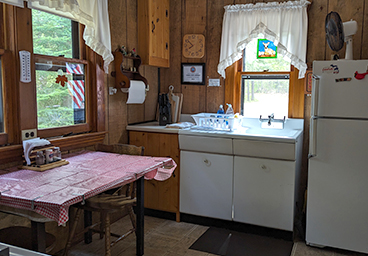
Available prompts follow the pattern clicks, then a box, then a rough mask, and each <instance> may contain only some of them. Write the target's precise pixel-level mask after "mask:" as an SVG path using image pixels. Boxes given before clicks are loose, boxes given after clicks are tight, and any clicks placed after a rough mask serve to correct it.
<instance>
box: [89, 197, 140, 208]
mask: <svg viewBox="0 0 368 256" xmlns="http://www.w3.org/2000/svg"><path fill="white" fill-rule="evenodd" d="M136 201H137V200H136V198H133V199H131V198H130V197H127V196H125V195H108V194H100V195H97V196H94V197H91V198H89V199H87V200H86V204H85V206H86V207H88V208H94V209H97V210H119V209H121V208H123V207H124V206H126V205H128V204H133V203H135V202H136Z"/></svg>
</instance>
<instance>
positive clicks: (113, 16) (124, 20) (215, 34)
mask: <svg viewBox="0 0 368 256" xmlns="http://www.w3.org/2000/svg"><path fill="white" fill-rule="evenodd" d="M257 2H270V1H260V0H170V12H169V13H170V68H160V69H159V68H156V67H149V66H142V67H141V70H140V71H141V74H142V75H143V76H145V77H146V78H147V80H148V83H149V85H150V91H149V92H148V94H147V98H146V101H145V103H144V104H142V105H128V106H127V105H126V104H125V102H126V99H127V95H126V94H123V93H120V92H119V93H117V94H116V95H113V96H108V94H107V93H106V95H107V101H106V102H107V114H106V116H107V127H108V131H109V134H108V138H107V143H117V142H120V143H127V142H128V133H127V131H126V129H125V127H126V125H128V124H132V123H137V122H143V121H150V120H154V119H155V113H156V104H157V94H158V92H159V85H158V79H159V77H160V81H161V83H160V92H168V87H169V85H174V88H175V89H174V92H177V93H183V95H184V102H183V108H182V113H185V114H191V113H198V112H214V111H217V108H218V106H219V105H220V104H224V103H225V102H224V98H225V96H224V95H225V89H224V80H223V79H222V78H221V77H220V76H219V75H218V73H217V71H216V70H217V64H218V60H219V54H220V43H221V30H222V19H223V14H224V8H223V7H224V6H225V5H229V4H245V3H257ZM310 2H312V4H311V5H309V7H308V46H307V63H308V66H309V67H310V68H311V64H312V62H313V60H328V59H330V58H331V53H332V51H331V50H330V49H329V47H328V45H327V43H326V39H325V30H324V24H325V17H326V15H327V14H328V13H329V12H330V11H336V12H338V13H339V14H340V16H341V18H342V20H343V21H347V20H350V19H352V18H353V19H355V20H356V21H357V22H358V32H357V33H356V35H355V36H354V43H353V45H354V59H368V44H367V43H365V42H367V40H368V0H354V1H345V0H313V1H312V0H310ZM109 14H110V27H111V36H112V49H116V47H117V45H122V44H124V45H126V46H127V47H128V49H132V48H133V47H135V48H136V49H137V51H138V54H139V49H138V48H137V45H138V43H137V3H136V1H135V0H109ZM188 33H200V34H203V35H205V38H206V50H205V56H204V57H203V58H201V59H186V58H184V57H183V56H182V37H183V35H185V34H188ZM344 52H345V47H344V48H343V49H342V50H340V51H339V52H338V54H339V55H340V56H341V57H342V58H343V57H344ZM182 62H204V63H205V64H206V78H207V79H206V80H207V81H208V78H220V82H221V87H207V86H206V85H205V86H204V85H181V82H180V81H181V70H180V69H181V63H182ZM111 69H112V70H113V69H114V67H113V65H111ZM108 85H109V86H114V78H112V77H111V76H108ZM106 90H107V88H106ZM310 102H311V101H310V96H308V95H306V96H305V101H304V146H303V161H302V169H303V170H302V175H301V176H302V177H301V179H302V180H301V182H302V184H301V188H302V189H304V187H305V184H306V180H307V169H308V168H307V164H308V160H307V154H308V147H309V139H308V137H309V119H310Z"/></svg>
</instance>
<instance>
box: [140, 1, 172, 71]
mask: <svg viewBox="0 0 368 256" xmlns="http://www.w3.org/2000/svg"><path fill="white" fill-rule="evenodd" d="M169 37H170V32H169V0H138V46H139V55H140V56H141V58H142V62H143V64H147V65H151V66H157V67H170V49H169Z"/></svg>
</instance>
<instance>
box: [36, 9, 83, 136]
mask: <svg viewBox="0 0 368 256" xmlns="http://www.w3.org/2000/svg"><path fill="white" fill-rule="evenodd" d="M78 26H79V25H78V23H77V22H74V21H71V20H70V19H67V18H64V17H59V16H57V15H54V14H49V13H46V12H42V11H39V10H35V9H33V10H32V30H33V50H34V53H35V55H34V56H35V72H36V79H35V80H36V98H37V128H38V130H39V134H44V135H45V136H47V137H48V136H55V135H64V134H67V133H81V132H87V131H89V129H90V127H89V124H88V120H87V118H86V117H87V115H86V109H87V108H88V102H87V100H86V96H87V94H88V89H89V86H88V84H87V82H88V81H87V79H86V71H87V70H88V62H87V61H86V60H82V59H80V58H79V57H80V56H79V55H80V54H79V44H80V42H79V31H78Z"/></svg>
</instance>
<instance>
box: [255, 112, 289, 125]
mask: <svg viewBox="0 0 368 256" xmlns="http://www.w3.org/2000/svg"><path fill="white" fill-rule="evenodd" d="M285 120H286V117H285V116H284V119H275V115H274V113H272V114H271V115H269V116H268V118H263V119H262V115H260V116H259V121H260V122H262V123H263V122H267V124H268V126H271V123H272V122H277V123H285Z"/></svg>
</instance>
